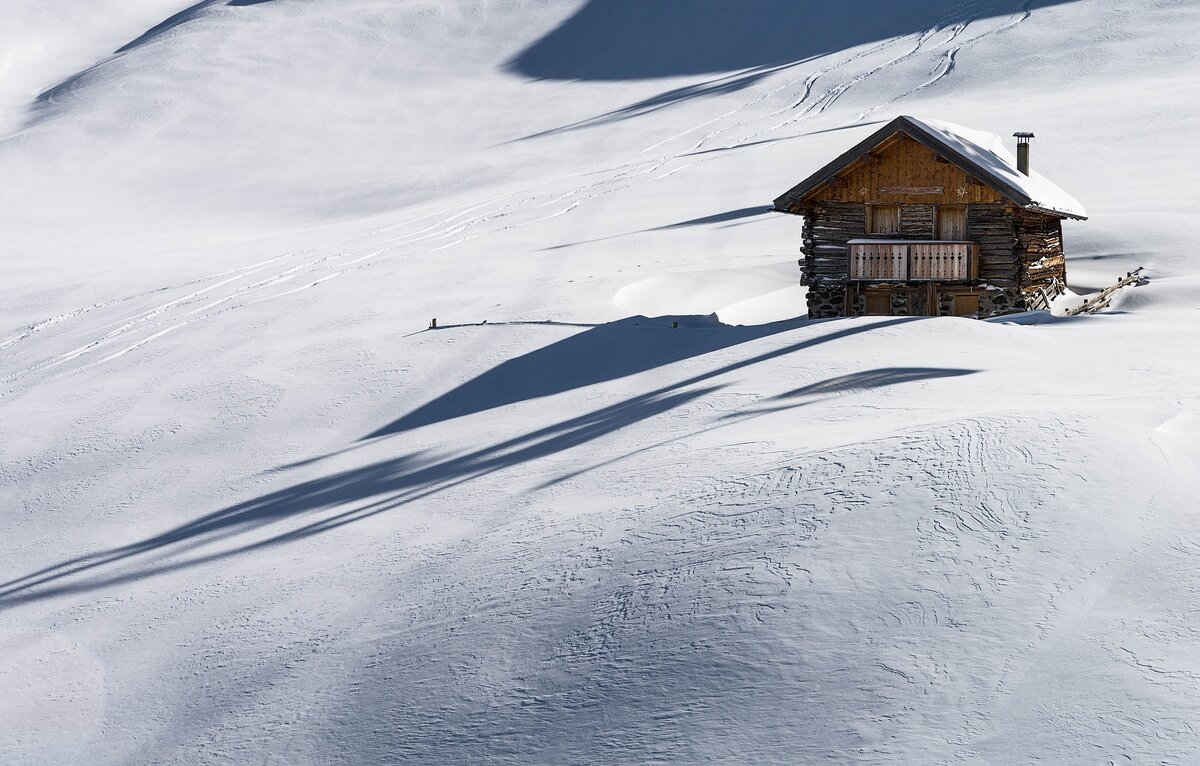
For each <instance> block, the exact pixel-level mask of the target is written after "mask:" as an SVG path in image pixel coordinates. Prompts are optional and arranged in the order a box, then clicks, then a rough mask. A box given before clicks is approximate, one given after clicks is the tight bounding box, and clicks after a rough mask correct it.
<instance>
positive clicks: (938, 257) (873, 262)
mask: <svg viewBox="0 0 1200 766" xmlns="http://www.w3.org/2000/svg"><path fill="white" fill-rule="evenodd" d="M978 256H979V246H978V245H976V244H975V243H974V242H935V241H921V240H911V239H904V240H901V239H853V240H850V278H851V279H854V280H861V281H876V282H914V281H949V282H953V281H967V280H970V279H974V278H975V274H976V273H977V272H978V269H977V267H976V262H977V261H978Z"/></svg>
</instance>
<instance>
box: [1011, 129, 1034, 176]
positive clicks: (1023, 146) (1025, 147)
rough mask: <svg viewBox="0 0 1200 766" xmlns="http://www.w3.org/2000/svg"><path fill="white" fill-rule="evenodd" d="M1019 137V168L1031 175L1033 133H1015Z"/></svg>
mask: <svg viewBox="0 0 1200 766" xmlns="http://www.w3.org/2000/svg"><path fill="white" fill-rule="evenodd" d="M1013 135H1014V136H1016V138H1017V170H1019V171H1021V172H1022V173H1023V174H1025V175H1029V142H1030V141H1032V140H1033V134H1032V133H1024V132H1018V133H1013Z"/></svg>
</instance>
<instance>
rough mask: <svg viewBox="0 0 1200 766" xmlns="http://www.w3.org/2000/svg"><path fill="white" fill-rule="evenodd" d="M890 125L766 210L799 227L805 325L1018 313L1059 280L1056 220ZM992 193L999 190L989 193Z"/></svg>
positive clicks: (1056, 287) (930, 141)
mask: <svg viewBox="0 0 1200 766" xmlns="http://www.w3.org/2000/svg"><path fill="white" fill-rule="evenodd" d="M908 119H909V118H898V119H897V120H895V121H893V122H892V123H890V124H889V125H888V126H887V127H886V128H884V129H883V130H881V131H878V132H877V133H876V134H875V135H874V136H872V137H871V138H869V139H868V140H867V141H865V142H863V143H862V144H860V145H859V146H858V147H855V149H852V150H851V151H850V152H848V153H847V154H846V155H843V157H841V158H839V159H838V160H835V161H834V162H833V163H831V164H830V165H828V166H826V168H824V169H823V170H822V171H820V172H819V173H818V174H816V175H815V176H813V177H812V178H810V179H808V180H807V181H805V182H803V183H801V184H800V185H799V186H797V187H796V188H795V189H793V190H792V191H791V192H789V193H788V194H785V195H784V196H783V197H780V198H779V199H778V200H776V202H775V207H776V209H777V210H780V211H782V212H786V213H794V214H799V215H803V216H804V226H803V229H802V241H803V244H802V248H801V249H802V252H803V254H804V258H803V259H802V260H801V264H802V268H803V281H804V282H805V283H806V284H807V285H808V288H809V291H808V310H809V316H810V317H813V318H820V317H835V316H859V315H863V314H886V315H925V316H947V315H949V316H975V317H980V318H982V317H987V316H993V315H996V314H1003V313H1010V312H1015V311H1023V310H1025V309H1026V306H1027V302H1028V299H1029V298H1031V297H1032V296H1034V295H1035V294H1038V295H1040V294H1043V293H1045V294H1049V295H1054V294H1058V293H1059V292H1061V290H1062V289H1063V286H1064V285H1065V281H1066V263H1065V258H1064V254H1063V239H1062V227H1061V220H1062V218H1064V217H1079V218H1081V217H1082V216H1081V215H1070V214H1063V213H1057V212H1049V211H1044V210H1039V209H1030V207H1031V206H1032V207H1036V205H1030V201H1029V200H1028V199H1021V198H1020V197H1021V195H1020V193H1019V190H1017V191H1014V190H1013V189H1012V188H1011V187H1006V185H1005V184H1002V183H999V182H997V181H996V179H993V178H991V177H989V175H988V174H987V173H986V172H982V171H986V170H987V168H979V167H972V164H971V162H970V157H964V156H963V154H964V153H963V152H962V151H961V149H962V147H961V146H959V145H949V144H946V143H945V142H939V141H938V140H936V136H933V137H931V136H930V135H928V131H923V130H921V128H922V127H923V126H922V125H921V124H920V123H916V124H915V125H911V126H910V124H909V123H908V122H907V121H908ZM998 187H999V188H998Z"/></svg>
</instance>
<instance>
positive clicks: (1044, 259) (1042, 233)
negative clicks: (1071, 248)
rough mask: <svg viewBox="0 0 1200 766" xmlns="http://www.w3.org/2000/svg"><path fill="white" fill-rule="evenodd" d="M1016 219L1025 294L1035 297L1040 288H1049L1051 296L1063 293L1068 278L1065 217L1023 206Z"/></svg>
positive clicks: (1023, 291) (1048, 291)
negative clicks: (1063, 231) (1024, 208)
mask: <svg viewBox="0 0 1200 766" xmlns="http://www.w3.org/2000/svg"><path fill="white" fill-rule="evenodd" d="M1013 220H1014V223H1015V228H1016V236H1017V242H1018V244H1017V255H1018V258H1019V260H1020V264H1019V270H1020V282H1019V284H1020V288H1021V293H1022V295H1023V296H1029V297H1032V296H1033V295H1034V294H1035V293H1037V292H1038V291H1039V290H1045V291H1046V292H1047V293H1049V294H1050V296H1051V297H1054V296H1055V295H1058V294H1060V293H1061V292H1062V291H1063V289H1065V287H1066V282H1067V260H1066V257H1065V256H1064V254H1063V236H1062V221H1060V220H1059V219H1057V218H1055V217H1053V216H1049V215H1042V214H1040V213H1034V212H1031V211H1028V210H1022V209H1018V210H1016V211H1015V216H1014V219H1013Z"/></svg>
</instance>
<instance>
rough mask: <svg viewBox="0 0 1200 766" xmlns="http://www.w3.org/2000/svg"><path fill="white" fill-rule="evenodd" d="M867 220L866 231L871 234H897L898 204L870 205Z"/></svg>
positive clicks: (898, 223)
mask: <svg viewBox="0 0 1200 766" xmlns="http://www.w3.org/2000/svg"><path fill="white" fill-rule="evenodd" d="M869 210H870V215H869V216H868V218H869V219H870V220H868V221H867V231H868V232H869V233H871V234H899V233H900V206H899V205H872V206H871V207H870V208H869Z"/></svg>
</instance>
